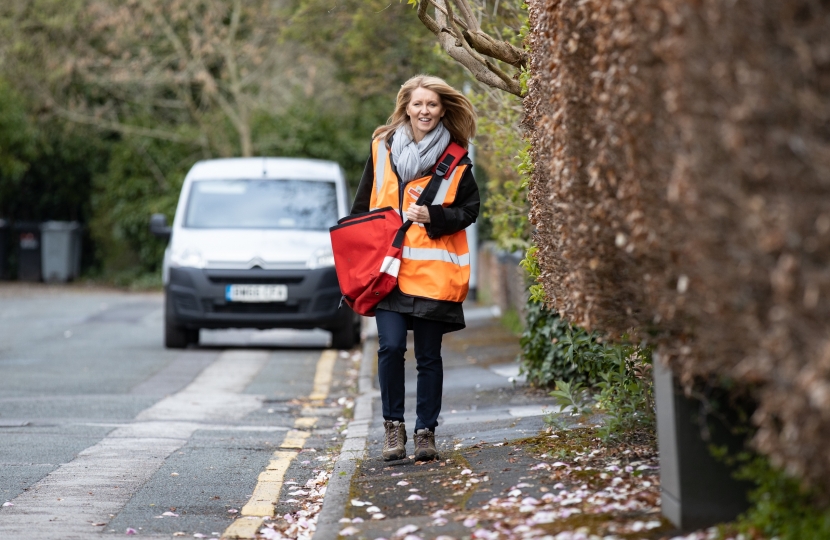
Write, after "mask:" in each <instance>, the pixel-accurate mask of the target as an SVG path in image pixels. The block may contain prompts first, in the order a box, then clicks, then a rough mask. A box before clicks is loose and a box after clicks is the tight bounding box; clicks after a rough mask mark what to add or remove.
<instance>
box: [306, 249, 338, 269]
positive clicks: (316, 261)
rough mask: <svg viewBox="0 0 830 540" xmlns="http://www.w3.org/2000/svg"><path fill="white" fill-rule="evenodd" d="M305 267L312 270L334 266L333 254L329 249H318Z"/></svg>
mask: <svg viewBox="0 0 830 540" xmlns="http://www.w3.org/2000/svg"><path fill="white" fill-rule="evenodd" d="M306 266H308V267H309V268H310V269H312V270H314V269H315V268H326V267H329V266H334V253H332V251H331V250H330V249H318V250H317V251H315V252H314V255H312V256H311V258H310V259H309V260H308V262H306Z"/></svg>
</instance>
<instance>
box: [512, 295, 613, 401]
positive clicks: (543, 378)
mask: <svg viewBox="0 0 830 540" xmlns="http://www.w3.org/2000/svg"><path fill="white" fill-rule="evenodd" d="M519 343H520V345H521V347H522V353H521V372H522V374H524V375H526V376H527V380H528V382H530V383H531V384H534V385H536V386H542V387H545V386H551V385H552V384H554V382H555V381H557V380H564V381H568V382H579V383H583V384H587V385H592V384H593V383H595V382H598V380H599V379H598V378H597V377H596V375H597V370H596V368H592V366H582V365H580V363H581V362H582V361H583V360H584V359H586V358H588V357H589V356H590V357H591V358H593V357H594V356H595V354H586V353H587V352H588V350H589V349H591V348H595V347H596V346H597V345H598V344H597V343H596V342H595V341H594V340H593V339H592V337H591V336H590V335H589V334H588V333H587V332H585V331H584V330H581V329H579V328H572V327H571V326H570V325H569V324H568V323H567V322H566V321H564V320H562V319H561V318H560V317H559V315H557V314H556V313H555V312H552V311H550V310H548V309H547V308H546V307H545V306H544V304H542V303H541V302H538V301H535V300H532V299H531V300H529V301H528V303H527V317H526V318H525V329H524V332H522V337H521V339H520V342H519ZM600 347H601V346H600ZM583 368H585V369H583Z"/></svg>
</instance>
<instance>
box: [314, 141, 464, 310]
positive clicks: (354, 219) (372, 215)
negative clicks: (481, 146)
mask: <svg viewBox="0 0 830 540" xmlns="http://www.w3.org/2000/svg"><path fill="white" fill-rule="evenodd" d="M466 155H467V151H466V150H464V149H463V148H462V147H461V146H459V145H457V144H455V143H450V145H449V146H448V147H447V149H446V150H445V151H444V155H443V156H441V158H440V159H439V160H438V163H437V165H436V167H435V170H434V172H433V175H432V178H431V179H430V181H429V183H428V184H427V187H426V189H424V191H423V193H421V195H420V197H418V201H417V202H416V203H415V204H417V205H419V206H420V205H424V204H426V203H427V202H432V200H433V199H434V198H435V194H436V193H437V191H438V188H439V186H440V184H441V180H443V178H444V177H446V176H448V175H449V174H450V173H451V172H452V171H453V169H455V166H456V165H458V162H459V161H461V159H462V158H463V157H464V156H466ZM411 225H412V222H411V221H407V222H406V223H403V221H402V219H401V216H400V214H399V213H398V212H397V211H396V210H395V209H394V208H392V207H391V206H388V207H386V208H379V209H377V210H372V211H371V212H365V213H362V214H354V215H351V216H348V217H345V218H343V219H341V220H340V221H338V222H337V225H335V226H334V227H331V228H330V229H329V232H330V234H331V246H332V251H333V252H334V266H335V269H336V271H337V280H338V281H339V282H340V292H341V293H342V294H343V301H345V302H346V303H347V304H348V305H349V307H351V308H352V309H353V310H354V311H355V312H356V313H358V314H360V315H366V316H372V315H374V314H375V307H376V306H377V305H378V303H380V301H381V300H383V299H384V298H385V297H386V295H388V294H389V293H390V292H392V289H394V288H395V285H396V284H397V283H398V270H399V269H400V267H401V254H402V252H403V241H404V238H405V237H406V232H407V231H408V230H409V227H410V226H411Z"/></svg>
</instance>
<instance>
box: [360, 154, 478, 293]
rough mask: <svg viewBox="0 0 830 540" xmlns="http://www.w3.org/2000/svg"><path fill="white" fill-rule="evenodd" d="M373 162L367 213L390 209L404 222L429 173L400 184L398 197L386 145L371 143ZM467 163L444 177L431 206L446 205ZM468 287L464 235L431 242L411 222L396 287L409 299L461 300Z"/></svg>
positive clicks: (467, 251)
mask: <svg viewBox="0 0 830 540" xmlns="http://www.w3.org/2000/svg"><path fill="white" fill-rule="evenodd" d="M372 161H373V163H374V165H375V174H374V182H373V184H372V196H371V200H370V203H369V209H370V210H375V209H378V208H386V207H387V206H391V207H392V208H395V209H397V210H398V212H400V213H401V216H402V218H403V219H404V221H405V220H406V210H407V209H408V208H409V206H410V205H412V204H415V201H417V200H418V197H419V196H420V194H421V192H422V191H423V190H424V189H426V186H427V184H428V183H429V181H430V179H431V178H432V176H431V175H429V176H424V177H421V178H416V179H415V180H412V181H411V182H408V183H406V184H403V187H404V194H403V197H402V198H401V197H400V193H399V180H398V175H397V174H395V171H393V170H392V156H391V153H390V152H389V149H388V148H387V147H386V144H385V142H384V141H381V140H380V139H375V140H374V141H372ZM468 167H469V166H468V165H458V166H456V168H455V170H454V171H452V172H451V173H450V175H449V177H448V178H444V179H442V180H441V185H440V186H439V189H438V192H437V193H436V195H435V199H433V200H432V201H431V202H427V205H430V204H433V205H435V204H440V205H442V206H444V207H447V206H450V205H451V204H452V203H453V202H454V201H455V197H456V194H457V192H458V184H459V182H461V178H462V177H463V176H464V172H465V171H466V170H467V168H468ZM469 285H470V250H469V248H468V247H467V232H466V231H465V230H463V229H462V230H460V231H458V232H456V233H453V234H449V235H446V236H442V237H440V238H434V239H433V238H430V237H429V236H428V235H427V232H426V228H425V227H424V225H423V223H413V226H412V227H410V228H409V231H407V233H406V238H405V239H404V243H403V254H402V256H401V267H400V270H399V271H398V288H399V289H400V290H401V292H402V293H404V294H408V295H410V296H419V297H422V298H431V299H433V300H445V301H450V302H463V301H464V299H465V298H466V297H467V290H468V289H469Z"/></svg>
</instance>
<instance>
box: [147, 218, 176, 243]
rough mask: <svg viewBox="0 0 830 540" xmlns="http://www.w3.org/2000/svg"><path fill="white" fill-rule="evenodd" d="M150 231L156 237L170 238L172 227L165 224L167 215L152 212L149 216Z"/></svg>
mask: <svg viewBox="0 0 830 540" xmlns="http://www.w3.org/2000/svg"><path fill="white" fill-rule="evenodd" d="M150 232H151V233H153V236H155V237H156V238H161V239H162V240H170V233H171V232H172V229H171V228H170V227H168V226H167V216H165V215H164V214H153V215H152V216H150Z"/></svg>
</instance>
